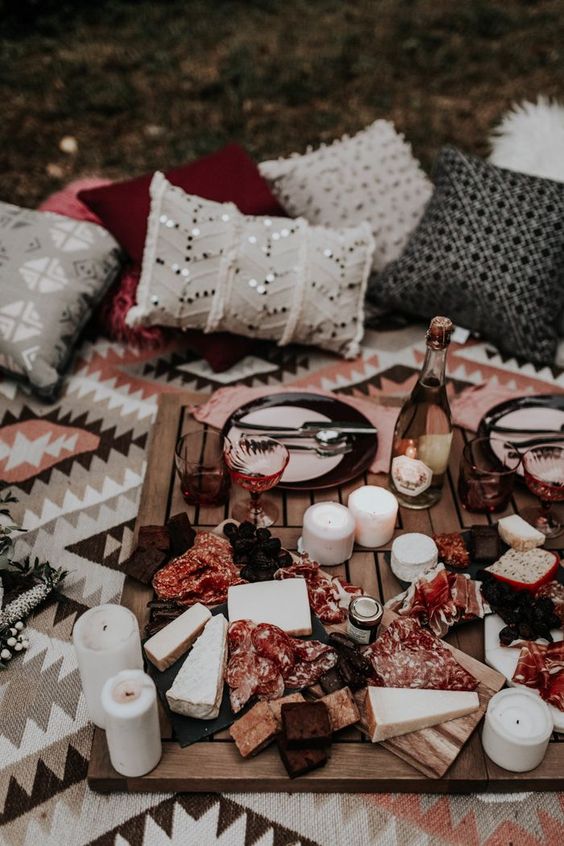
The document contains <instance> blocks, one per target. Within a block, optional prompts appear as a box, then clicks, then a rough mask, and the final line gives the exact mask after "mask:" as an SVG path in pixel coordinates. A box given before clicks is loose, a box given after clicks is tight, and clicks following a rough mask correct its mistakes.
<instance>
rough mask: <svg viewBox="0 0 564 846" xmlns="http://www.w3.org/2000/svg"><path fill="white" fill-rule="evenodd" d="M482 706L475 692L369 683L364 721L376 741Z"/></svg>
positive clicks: (469, 712) (454, 716)
mask: <svg viewBox="0 0 564 846" xmlns="http://www.w3.org/2000/svg"><path fill="white" fill-rule="evenodd" d="M479 707H480V700H479V698H478V694H477V693H474V692H471V693H469V692H467V691H458V690H412V689H411V688H404V687H401V688H400V687H369V688H367V694H366V702H365V721H366V726H367V728H368V732H369V735H370V739H371V740H372V742H373V743H376V742H378V741H380V740H389V739H390V738H391V737H398V735H400V734H409V732H411V731H418V730H419V729H424V728H429V727H430V726H436V725H438V724H439V723H446V722H447V720H454V719H456V717H464V716H466V714H472V713H473V712H474V711H477V710H478V708H479Z"/></svg>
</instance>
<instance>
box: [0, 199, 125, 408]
mask: <svg viewBox="0 0 564 846" xmlns="http://www.w3.org/2000/svg"><path fill="white" fill-rule="evenodd" d="M120 255H121V254H120V250H119V247H118V245H117V243H116V241H114V239H113V238H112V236H111V235H110V234H109V232H107V231H106V230H105V229H103V228H102V227H101V226H97V225H96V224H94V223H85V222H83V221H78V220H71V219H70V218H69V217H64V216H63V215H60V214H54V213H52V212H37V211H31V210H30V209H22V208H19V207H18V206H12V205H9V204H8V203H0V370H3V371H4V372H7V373H9V374H10V375H11V376H15V377H16V378H17V379H19V380H21V381H23V382H26V383H27V384H29V386H30V387H31V389H32V390H33V392H34V393H35V394H37V395H38V396H39V397H41V398H42V399H52V398H53V397H54V396H55V395H56V393H57V391H58V389H59V387H60V384H61V381H62V378H63V375H64V372H65V369H66V367H67V365H68V363H69V361H70V358H71V355H72V352H73V349H74V345H75V343H76V341H77V339H78V336H79V334H80V332H81V330H82V328H83V327H84V325H85V324H86V322H87V320H88V319H89V317H90V316H91V314H92V311H93V309H94V308H95V306H96V305H97V304H98V302H99V301H100V300H101V298H102V296H103V295H104V293H105V292H106V290H107V289H108V287H109V286H110V285H111V283H112V282H113V280H114V278H115V276H116V273H117V271H118V270H119V267H120Z"/></svg>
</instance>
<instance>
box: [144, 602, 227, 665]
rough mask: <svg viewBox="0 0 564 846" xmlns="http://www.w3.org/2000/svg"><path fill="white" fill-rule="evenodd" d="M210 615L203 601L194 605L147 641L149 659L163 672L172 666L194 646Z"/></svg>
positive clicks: (146, 647) (145, 646)
mask: <svg viewBox="0 0 564 846" xmlns="http://www.w3.org/2000/svg"><path fill="white" fill-rule="evenodd" d="M210 617H211V613H210V611H208V609H207V608H206V606H205V605H202V604H201V602H197V603H196V604H195V605H192V607H191V608H188V610H187V611H184V613H183V614H181V615H180V617H177V618H176V620H173V621H172V622H171V623H168V624H167V625H166V626H164V628H162V629H161V630H160V631H159V632H157V633H156V634H154V635H153V637H150V638H149V640H147V641H146V642H145V645H144V647H143V648H144V650H145V654H146V656H147V658H148V659H149V661H150V662H151V663H152V664H154V665H155V667H156V668H157V669H158V670H161V672H162V670H166V669H167V667H171V666H172V665H173V664H174V662H175V661H176V660H178V658H180V656H181V655H183V654H184V653H185V652H187V651H188V649H189V648H190V646H192V644H193V643H194V641H195V640H196V638H197V637H198V635H199V634H200V632H201V631H202V629H203V628H204V626H205V625H206V623H207V622H208V620H209V619H210Z"/></svg>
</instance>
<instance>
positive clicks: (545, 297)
mask: <svg viewBox="0 0 564 846" xmlns="http://www.w3.org/2000/svg"><path fill="white" fill-rule="evenodd" d="M368 295H369V297H370V298H372V299H373V300H374V301H376V302H378V303H379V304H380V305H382V306H388V307H391V308H395V309H398V310H399V311H403V312H406V313H408V314H412V315H416V316H418V317H422V318H423V317H425V318H428V317H431V316H432V315H434V314H437V313H439V312H440V313H441V314H447V315H448V316H449V317H450V318H451V319H452V320H454V322H455V323H458V324H459V325H461V326H464V327H466V328H467V329H470V330H472V331H475V332H478V333H479V334H481V335H482V336H483V337H484V338H486V339H488V340H490V341H492V343H494V344H495V346H497V347H498V349H499V350H501V352H503V353H506V354H509V355H517V356H519V357H522V358H525V359H527V360H528V361H531V362H533V363H534V364H553V363H554V356H555V353H556V342H557V327H556V319H557V315H558V313H559V311H560V310H561V308H562V305H563V304H564V185H562V184H561V183H558V182H552V181H551V180H548V179H540V178H538V177H534V176H527V175H525V174H522V173H516V172H514V171H510V170H503V169H502V168H498V167H495V166H494V165H491V164H488V163H487V162H485V161H482V160H481V159H478V158H475V157H474V156H469V155H466V154H465V153H462V152H460V151H459V150H455V149H453V148H450V147H447V148H445V149H444V150H443V151H442V152H441V154H440V156H439V158H438V160H437V165H436V169H435V192H434V194H433V197H432V199H431V201H430V202H429V205H428V206H427V208H426V210H425V214H424V216H423V218H422V220H421V222H420V224H419V225H418V227H417V229H416V230H415V232H414V233H413V235H412V236H411V238H410V240H409V243H408V244H407V247H406V248H405V250H404V252H403V253H402V255H401V257H400V258H399V259H398V260H397V261H395V262H393V263H392V264H390V265H389V266H388V267H387V268H386V269H385V270H384V271H383V273H381V274H380V275H378V276H377V277H376V278H375V279H373V280H371V283H370V289H369V294H368Z"/></svg>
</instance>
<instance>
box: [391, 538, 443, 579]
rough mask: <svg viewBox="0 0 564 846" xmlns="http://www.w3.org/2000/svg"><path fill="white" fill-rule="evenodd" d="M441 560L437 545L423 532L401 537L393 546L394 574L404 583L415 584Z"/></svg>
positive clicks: (392, 561)
mask: <svg viewBox="0 0 564 846" xmlns="http://www.w3.org/2000/svg"><path fill="white" fill-rule="evenodd" d="M438 560H439V550H438V549H437V544H436V543H435V541H434V540H433V538H430V537H429V536H428V535H423V534H421V532H408V533H407V534H405V535H400V536H399V537H397V538H396V539H395V541H394V542H393V544H392V554H391V566H392V572H393V573H394V575H395V576H397V578H398V579H401V580H402V581H404V582H414V581H415V579H416V578H417V577H418V576H420V575H421V573H423V572H424V571H425V570H428V569H429V568H430V567H434V566H435V564H436V563H437V561H438Z"/></svg>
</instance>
